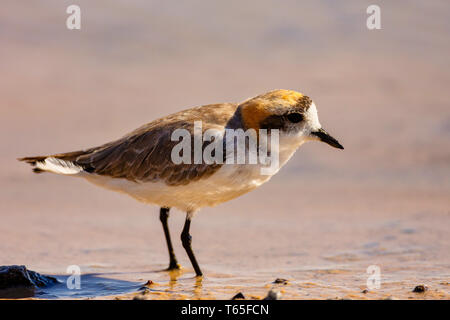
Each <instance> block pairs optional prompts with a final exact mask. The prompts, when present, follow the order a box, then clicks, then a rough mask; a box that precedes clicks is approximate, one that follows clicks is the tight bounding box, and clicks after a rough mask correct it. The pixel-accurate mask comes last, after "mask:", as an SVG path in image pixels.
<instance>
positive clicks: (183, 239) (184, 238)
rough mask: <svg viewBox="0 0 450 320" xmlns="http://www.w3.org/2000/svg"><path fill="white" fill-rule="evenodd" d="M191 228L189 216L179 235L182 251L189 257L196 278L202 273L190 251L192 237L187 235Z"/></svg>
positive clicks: (192, 252)
mask: <svg viewBox="0 0 450 320" xmlns="http://www.w3.org/2000/svg"><path fill="white" fill-rule="evenodd" d="M190 227H191V218H190V217H189V214H188V215H187V216H186V221H185V223H184V228H183V232H182V233H181V243H182V244H183V247H184V249H185V250H186V253H187V255H188V256H189V260H191V263H192V266H193V267H194V270H195V273H196V274H197V276H202V275H203V274H202V271H201V270H200V267H199V266H198V263H197V260H196V259H195V255H194V251H192V247H191V243H192V237H191V235H190V234H189V228H190Z"/></svg>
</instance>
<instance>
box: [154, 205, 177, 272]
mask: <svg viewBox="0 0 450 320" xmlns="http://www.w3.org/2000/svg"><path fill="white" fill-rule="evenodd" d="M169 210H170V208H161V209H160V211H159V220H161V223H162V226H163V229H164V235H165V236H166V241H167V249H169V258H170V263H169V268H167V270H174V269H180V265H179V264H178V262H177V257H175V252H174V251H173V246H172V240H171V239H170V232H169V225H168V224H167V219H168V218H169Z"/></svg>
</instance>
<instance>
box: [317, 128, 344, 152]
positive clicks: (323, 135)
mask: <svg viewBox="0 0 450 320" xmlns="http://www.w3.org/2000/svg"><path fill="white" fill-rule="evenodd" d="M311 134H313V135H315V136H316V137H318V138H319V139H320V141H322V142H325V143H328V144H329V145H330V146H332V147H335V148H338V149H344V147H343V146H342V145H341V144H340V143H339V142H338V141H337V140H336V139H335V138H333V137H332V136H330V134H329V133H328V132H326V131H325V130H323V129H322V128H321V129H319V130H318V131H316V132H311Z"/></svg>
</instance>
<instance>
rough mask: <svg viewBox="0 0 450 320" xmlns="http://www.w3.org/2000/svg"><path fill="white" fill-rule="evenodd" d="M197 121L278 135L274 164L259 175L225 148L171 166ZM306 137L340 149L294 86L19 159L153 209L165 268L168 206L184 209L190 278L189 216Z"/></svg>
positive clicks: (249, 185) (248, 181)
mask: <svg viewBox="0 0 450 320" xmlns="http://www.w3.org/2000/svg"><path fill="white" fill-rule="evenodd" d="M198 121H200V122H201V124H202V129H201V130H202V132H203V133H204V132H206V131H207V130H208V129H215V130H216V131H217V132H222V134H223V135H225V132H227V130H232V129H235V130H237V129H242V131H243V130H250V129H254V130H256V131H257V132H259V131H258V130H260V131H261V129H266V130H268V131H273V132H277V134H278V137H279V141H278V142H279V145H278V148H277V152H278V157H279V165H278V167H277V168H276V170H274V171H273V172H271V173H270V174H262V173H261V170H260V169H261V167H262V166H263V164H261V163H257V164H245V163H244V164H240V163H227V161H225V160H227V157H228V156H230V153H229V152H228V151H227V150H225V152H224V153H223V158H224V162H223V163H219V162H214V163H205V162H204V161H202V162H201V163H198V161H197V162H193V163H179V164H175V163H174V161H173V159H172V157H171V155H172V150H173V148H174V147H175V146H176V145H177V143H178V142H177V141H174V139H173V137H172V133H173V132H174V131H175V130H176V129H180V128H181V129H185V130H187V131H188V132H191V133H192V132H193V131H194V122H198ZM310 140H318V141H323V142H325V143H327V144H329V145H331V146H333V147H335V148H339V149H343V147H342V145H341V144H340V143H339V142H338V141H337V140H336V139H334V138H333V137H332V136H331V135H329V134H328V133H327V132H326V131H325V130H324V129H322V126H321V125H320V123H319V119H318V115H317V109H316V105H315V104H314V102H313V101H312V100H311V99H310V98H309V97H308V96H306V95H303V94H301V93H298V92H296V91H292V90H274V91H270V92H267V93H264V94H261V95H258V96H256V97H253V98H250V99H247V100H245V101H243V102H242V103H221V104H211V105H205V106H201V107H196V108H191V109H187V110H184V111H180V112H178V113H175V114H172V115H169V116H166V117H164V118H161V119H158V120H155V121H152V122H150V123H147V124H145V125H143V126H141V127H140V128H138V129H136V130H134V131H132V132H131V133H129V134H127V135H125V136H124V137H122V138H120V139H118V140H115V141H112V142H109V143H106V144H104V145H101V146H99V147H94V148H89V149H85V150H81V151H74V152H68V153H59V154H53V155H47V156H36V157H25V158H20V159H18V160H20V161H25V162H27V163H29V164H31V165H32V166H33V170H34V172H36V173H40V172H44V171H47V172H53V173H57V174H62V175H66V176H73V177H82V178H85V179H86V180H88V181H90V182H92V183H94V184H96V185H99V186H101V187H104V188H107V189H110V190H114V191H118V192H121V193H125V194H128V195H130V196H131V197H133V198H135V199H137V200H139V201H142V202H145V203H149V204H154V205H157V206H159V207H160V215H159V218H160V220H161V223H162V226H163V229H164V234H165V238H166V242H167V247H168V251H169V258H170V263H169V268H168V269H178V268H180V266H179V264H178V262H177V259H176V256H175V253H174V250H173V246H172V241H171V237H170V232H169V227H168V217H169V210H170V208H172V207H174V208H177V209H180V210H182V211H184V212H186V220H185V224H184V228H183V231H182V233H181V241H182V244H183V247H184V249H185V250H186V253H187V255H188V256H189V259H190V261H191V263H192V266H193V268H194V270H195V273H196V275H197V276H201V275H202V272H201V269H200V267H199V265H198V263H197V260H196V258H195V255H194V252H193V250H192V247H191V242H192V237H191V235H190V233H189V229H190V225H191V220H192V218H193V215H194V213H195V212H196V211H198V210H199V209H201V208H203V207H212V206H215V205H217V204H220V203H223V202H225V201H228V200H231V199H234V198H236V197H239V196H241V195H243V194H245V193H247V192H249V191H251V190H254V189H255V188H257V187H259V186H260V185H262V184H263V183H265V182H267V181H268V180H269V179H270V178H271V176H273V175H274V174H275V173H276V172H277V171H278V170H279V168H281V167H282V166H283V165H284V164H285V163H286V162H287V161H288V160H289V158H290V157H291V156H292V155H293V154H294V152H295V151H296V150H297V148H298V147H300V146H301V145H302V144H303V143H304V142H306V141H310ZM202 148H203V149H204V148H205V144H203V145H202ZM203 149H202V150H203ZM224 149H225V145H224ZM273 150H274V149H273ZM273 150H272V151H273ZM233 156H234V155H233Z"/></svg>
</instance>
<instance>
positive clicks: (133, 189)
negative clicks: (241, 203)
mask: <svg viewBox="0 0 450 320" xmlns="http://www.w3.org/2000/svg"><path fill="white" fill-rule="evenodd" d="M303 142H304V141H303V140H301V141H299V139H298V137H282V136H280V151H279V167H278V169H277V170H276V171H275V172H273V174H271V175H263V174H261V164H223V165H222V167H221V168H220V169H219V170H217V171H216V172H215V173H214V174H212V175H211V176H209V177H208V178H205V179H200V180H198V181H194V182H191V183H189V184H187V185H178V186H169V185H167V184H166V183H165V182H163V181H160V182H133V181H129V180H126V179H117V178H116V179H115V178H110V177H107V176H100V175H91V174H87V173H83V174H82V176H83V177H84V178H86V179H87V180H89V181H90V182H92V183H94V184H96V185H99V186H101V187H104V188H107V189H110V190H114V191H118V192H121V193H125V194H128V195H130V196H131V197H133V198H135V199H137V200H139V201H142V202H145V203H151V204H155V205H158V206H161V207H163V206H164V207H175V208H178V209H180V210H182V211H186V212H187V211H196V210H198V209H200V208H203V207H213V206H216V205H218V204H220V203H222V202H226V201H228V200H231V199H234V198H236V197H239V196H241V195H243V194H245V193H247V192H249V191H252V190H254V189H255V188H257V187H259V186H260V185H262V184H263V183H265V182H267V181H268V180H269V179H270V178H271V177H272V176H273V175H274V174H275V173H276V172H278V170H279V169H280V168H281V167H282V166H283V165H284V164H285V163H286V162H287V161H288V160H289V159H290V157H291V156H292V155H293V154H294V152H295V150H296V149H297V148H298V147H299V146H300V145H301V144H302V143H303Z"/></svg>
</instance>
